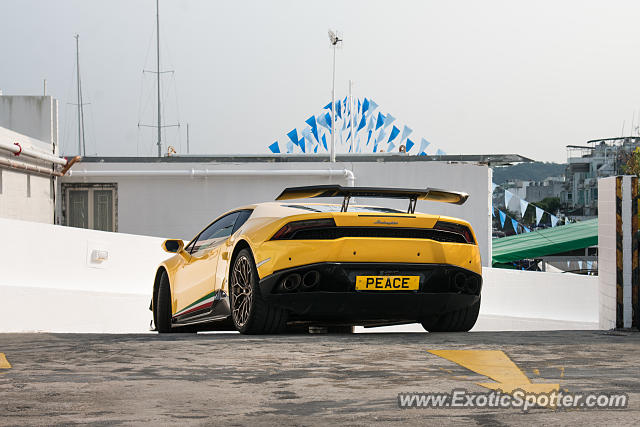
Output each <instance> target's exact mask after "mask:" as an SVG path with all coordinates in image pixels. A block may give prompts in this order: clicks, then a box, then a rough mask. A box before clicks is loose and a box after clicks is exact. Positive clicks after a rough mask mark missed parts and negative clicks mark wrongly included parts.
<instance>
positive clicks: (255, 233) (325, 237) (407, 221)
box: [150, 185, 482, 334]
mask: <svg viewBox="0 0 640 427" xmlns="http://www.w3.org/2000/svg"><path fill="white" fill-rule="evenodd" d="M318 197H340V198H342V199H343V201H342V204H341V205H340V204H320V203H298V202H292V200H297V199H304V198H318ZM352 197H366V198H372V197H376V198H393V199H407V200H408V202H409V206H408V209H407V211H406V212H403V211H399V210H396V209H390V208H384V207H375V206H361V205H351V206H350V205H349V202H350V199H351V198H352ZM467 198H468V195H467V194H465V193H459V192H453V191H444V190H438V189H432V188H427V189H422V190H420V189H417V190H416V189H401V188H372V187H341V186H339V185H316V186H308V187H293V188H287V189H285V190H284V191H283V192H282V193H281V194H280V195H279V196H278V197H277V198H276V200H277V201H276V202H268V203H259V204H255V205H250V206H245V207H242V208H238V209H235V210H233V211H230V212H227V213H225V214H224V215H222V216H220V217H219V218H217V219H215V220H214V221H213V222H212V223H211V224H209V225H208V226H207V227H206V228H205V229H204V230H202V231H201V232H200V233H198V235H197V236H196V237H194V238H193V239H192V240H191V242H189V243H188V244H187V245H186V246H185V245H184V243H183V241H182V240H166V241H165V242H164V243H163V247H164V249H165V250H166V251H167V252H170V253H173V254H175V255H174V256H172V257H171V258H169V259H167V260H166V261H164V262H163V263H162V264H161V265H160V266H159V267H158V270H157V273H156V276H155V281H154V284H153V299H152V301H151V306H150V308H151V310H152V311H153V318H154V324H155V328H156V330H157V331H158V332H161V333H163V332H174V331H176V332H180V331H196V330H207V329H208V330H233V329H235V330H238V331H239V332H241V333H244V334H263V333H279V332H287V331H290V332H294V331H296V332H301V331H304V330H308V327H309V326H315V327H321V328H326V329H327V330H328V331H329V332H332V331H333V332H350V331H353V326H354V325H363V326H365V327H366V326H385V325H398V324H403V323H415V322H420V323H422V325H423V326H424V328H425V329H426V330H427V331H430V332H437V331H468V330H469V329H471V328H472V327H473V325H474V324H475V322H476V319H477V317H478V310H479V309H480V290H481V288H482V276H481V274H482V267H481V263H480V251H479V249H478V245H477V243H476V238H475V235H474V233H473V230H472V229H471V226H470V225H469V223H468V222H466V221H463V220H460V219H456V218H449V217H443V216H438V215H428V214H421V213H415V207H416V202H417V200H431V201H441V202H446V203H455V204H462V203H464V202H465V201H466V200H467Z"/></svg>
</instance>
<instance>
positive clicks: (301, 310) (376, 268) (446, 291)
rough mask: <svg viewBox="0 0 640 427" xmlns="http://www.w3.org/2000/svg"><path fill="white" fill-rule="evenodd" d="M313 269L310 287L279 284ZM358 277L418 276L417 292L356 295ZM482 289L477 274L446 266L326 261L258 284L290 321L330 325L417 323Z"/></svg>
mask: <svg viewBox="0 0 640 427" xmlns="http://www.w3.org/2000/svg"><path fill="white" fill-rule="evenodd" d="M312 271H317V272H318V273H319V277H320V280H319V281H318V283H316V284H315V285H314V286H313V287H305V286H304V285H303V284H302V283H301V284H300V285H299V286H298V287H296V288H295V289H292V290H288V289H286V288H285V287H284V286H283V281H284V280H285V279H286V278H287V277H289V276H291V275H292V274H298V275H300V276H301V277H304V275H305V274H306V273H308V272H312ZM359 275H407V276H419V277H420V289H419V290H417V291H356V290H355V281H356V279H355V278H356V276H359ZM462 278H464V281H463V280H462ZM481 288H482V277H481V276H480V275H478V274H476V273H474V272H472V271H469V270H465V269H463V268H460V267H456V266H452V265H447V264H407V263H405V264H398V263H393V264H388V263H335V262H326V263H318V264H309V265H305V266H300V267H295V268H291V269H286V270H281V271H278V272H276V273H274V274H271V275H269V276H267V277H265V278H263V279H262V280H261V281H260V289H261V292H262V295H263V297H264V298H265V299H266V300H267V301H268V302H269V303H271V304H274V305H277V306H280V307H283V308H285V309H287V310H288V311H289V312H290V319H291V320H321V321H332V322H333V321H346V322H366V321H379V320H380V321H382V320H384V321H416V320H420V319H424V318H427V317H430V316H437V315H439V314H442V313H446V312H450V311H455V310H458V309H461V308H464V307H468V306H470V305H472V304H474V303H475V302H476V301H478V300H479V298H480V291H481Z"/></svg>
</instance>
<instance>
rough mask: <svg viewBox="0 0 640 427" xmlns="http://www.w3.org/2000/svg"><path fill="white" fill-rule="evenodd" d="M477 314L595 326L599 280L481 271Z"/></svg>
mask: <svg viewBox="0 0 640 427" xmlns="http://www.w3.org/2000/svg"><path fill="white" fill-rule="evenodd" d="M482 278H483V286H482V305H481V306H480V314H484V315H496V316H507V317H520V318H530V319H549V320H554V321H567V322H584V323H591V324H593V329H597V324H598V312H599V305H598V277H596V276H582V275H577V274H570V273H548V272H547V273H543V272H537V271H519V270H507V269H500V268H483V269H482Z"/></svg>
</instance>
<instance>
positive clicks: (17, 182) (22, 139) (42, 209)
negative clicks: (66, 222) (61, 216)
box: [0, 96, 55, 224]
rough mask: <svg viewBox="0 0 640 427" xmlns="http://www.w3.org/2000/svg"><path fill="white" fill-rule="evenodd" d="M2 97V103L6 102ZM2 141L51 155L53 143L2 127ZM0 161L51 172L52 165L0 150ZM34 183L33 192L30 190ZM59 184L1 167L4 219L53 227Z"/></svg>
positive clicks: (0, 196)
mask: <svg viewBox="0 0 640 427" xmlns="http://www.w3.org/2000/svg"><path fill="white" fill-rule="evenodd" d="M2 98H4V97H2V96H0V101H1V100H2ZM0 141H2V142H4V143H8V144H11V145H13V144H14V143H18V144H20V146H21V147H22V148H25V149H31V150H34V151H39V152H42V153H45V154H51V153H52V151H53V145H52V143H46V142H43V141H39V140H37V139H34V138H31V137H28V136H26V135H23V134H20V133H18V132H14V131H12V130H9V129H6V128H3V127H0ZM0 157H2V158H6V159H11V160H16V161H20V162H23V163H28V164H31V165H36V166H42V167H46V168H50V167H51V166H52V164H51V162H48V161H43V160H38V159H34V158H32V157H27V156H14V155H13V153H12V152H10V151H8V150H4V149H0ZM29 183H30V187H31V191H30V192H29V191H28V190H27V187H28V185H29ZM54 193H55V182H54V181H53V178H51V177H50V176H46V175H42V174H37V173H30V172H26V171H23V170H19V169H12V168H8V167H4V166H0V218H13V219H24V220H28V221H38V222H46V223H50V224H52V223H53V216H54V209H55V206H54V204H55V202H54Z"/></svg>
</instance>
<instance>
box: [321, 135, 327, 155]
mask: <svg viewBox="0 0 640 427" xmlns="http://www.w3.org/2000/svg"><path fill="white" fill-rule="evenodd" d="M322 145H323V146H324V149H325V151H329V149H328V148H327V138H326V137H325V135H324V134H322Z"/></svg>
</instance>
